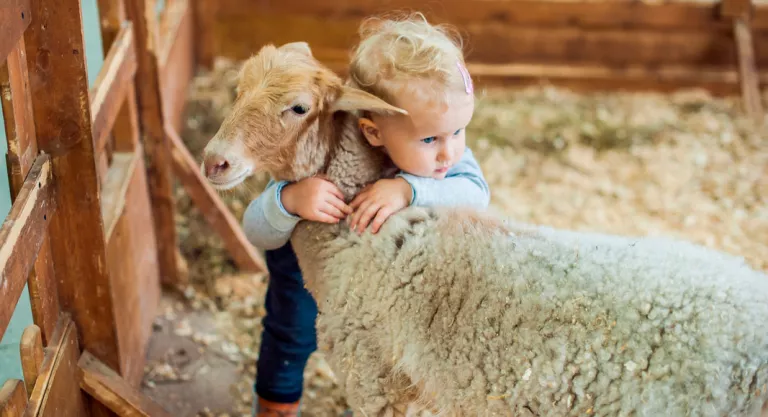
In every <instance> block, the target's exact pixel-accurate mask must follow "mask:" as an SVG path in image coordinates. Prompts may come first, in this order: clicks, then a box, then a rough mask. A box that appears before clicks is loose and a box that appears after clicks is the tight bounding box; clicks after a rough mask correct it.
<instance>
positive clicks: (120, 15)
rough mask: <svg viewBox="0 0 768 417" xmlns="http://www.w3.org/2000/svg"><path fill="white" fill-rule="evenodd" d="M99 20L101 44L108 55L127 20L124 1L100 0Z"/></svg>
mask: <svg viewBox="0 0 768 417" xmlns="http://www.w3.org/2000/svg"><path fill="white" fill-rule="evenodd" d="M99 22H100V23H101V44H102V47H103V48H104V55H107V54H108V53H109V50H110V48H112V44H113V43H114V42H115V39H116V38H117V36H118V33H119V32H120V31H121V30H123V23H124V22H125V6H124V4H123V1H121V0H99Z"/></svg>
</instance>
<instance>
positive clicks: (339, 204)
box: [327, 197, 353, 217]
mask: <svg viewBox="0 0 768 417" xmlns="http://www.w3.org/2000/svg"><path fill="white" fill-rule="evenodd" d="M327 201H328V203H329V204H331V205H332V206H334V207H336V208H337V209H339V210H340V211H342V212H343V213H344V214H345V215H349V214H352V211H353V210H352V207H350V206H348V205H346V204H344V200H342V199H340V198H333V197H330V198H329V199H328V200H327ZM342 217H344V216H342Z"/></svg>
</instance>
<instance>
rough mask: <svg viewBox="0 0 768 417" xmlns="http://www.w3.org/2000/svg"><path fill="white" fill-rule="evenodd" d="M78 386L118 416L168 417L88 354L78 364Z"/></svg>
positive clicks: (163, 411)
mask: <svg viewBox="0 0 768 417" xmlns="http://www.w3.org/2000/svg"><path fill="white" fill-rule="evenodd" d="M78 366H79V367H80V373H79V375H80V387H82V389H83V390H85V391H86V392H87V393H88V394H90V395H91V396H93V397H94V398H96V399H98V400H99V401H101V402H102V403H104V404H105V405H106V406H107V407H109V409H110V410H112V411H114V412H115V414H117V415H119V416H121V417H170V416H171V415H170V414H169V413H168V412H167V411H165V410H164V409H163V408H162V407H161V406H160V405H159V404H157V403H156V402H155V401H153V400H152V399H151V398H149V397H147V396H146V395H144V394H142V393H141V392H140V391H138V390H137V389H135V388H133V387H131V386H130V385H128V384H126V383H125V381H124V380H123V379H122V378H120V376H119V375H117V374H116V373H115V372H114V371H112V370H111V369H110V368H109V367H108V366H107V365H105V364H104V363H101V362H100V361H99V360H98V359H97V358H96V357H95V356H94V355H92V354H90V353H89V352H88V351H85V352H83V354H82V356H80V361H79V363H78Z"/></svg>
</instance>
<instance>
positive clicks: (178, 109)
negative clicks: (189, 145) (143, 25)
mask: <svg viewBox="0 0 768 417" xmlns="http://www.w3.org/2000/svg"><path fill="white" fill-rule="evenodd" d="M165 14H166V16H167V17H168V23H169V27H168V32H166V33H164V38H163V39H162V46H163V48H162V51H163V52H162V54H161V55H160V85H161V86H162V87H161V88H162V90H163V94H162V95H163V106H164V107H163V109H164V110H163V114H165V118H166V122H170V123H171V125H172V126H173V127H174V128H175V129H176V130H177V131H179V130H180V129H181V128H182V127H183V123H184V107H185V104H186V98H187V92H188V90H189V85H190V83H191V82H192V78H193V77H194V72H195V71H194V65H195V61H194V46H195V45H194V21H193V16H192V8H191V6H190V5H189V1H188V0H181V1H176V2H173V3H172V4H170V5H169V7H168V8H166V11H165Z"/></svg>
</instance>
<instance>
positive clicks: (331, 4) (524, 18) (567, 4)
mask: <svg viewBox="0 0 768 417" xmlns="http://www.w3.org/2000/svg"><path fill="white" fill-rule="evenodd" d="M728 1H730V0H728ZM736 1H740V2H743V1H747V0H736ZM194 3H196V6H197V7H199V8H200V9H201V11H203V13H204V14H205V17H207V18H208V19H209V20H211V21H218V22H219V24H226V23H227V22H228V21H230V20H231V19H237V18H239V17H241V16H243V15H245V16H247V15H251V14H253V15H257V14H264V13H269V14H272V15H296V16H300V15H305V16H316V17H317V18H318V19H320V20H323V21H326V22H328V23H329V24H333V22H336V21H339V20H344V19H350V20H355V21H358V22H359V21H360V20H361V19H364V18H367V17H369V16H373V15H379V14H381V13H391V12H392V11H393V10H418V11H421V12H423V13H424V14H425V15H426V17H427V18H428V19H429V20H430V21H434V22H436V23H450V24H451V25H453V26H457V27H460V28H464V27H467V26H468V25H474V24H477V25H489V24H500V25H504V26H510V27H511V26H535V27H540V28H542V29H549V28H552V27H572V28H582V29H607V28H624V29H638V28H647V29H660V30H704V31H710V30H722V31H728V29H729V25H728V23H727V22H724V21H722V20H720V19H719V18H718V16H717V8H718V7H719V6H718V4H717V3H716V2H692V1H686V2H672V1H669V2H645V1H631V2H630V1H613V0H609V1H589V0H578V1H562V0H474V1H467V0H440V1H439V2H423V1H419V0H387V1H381V0H356V1H349V0H347V1H315V2H309V1H306V0H262V1H259V2H253V1H252V0H197V1H195V2H194ZM766 12H768V7H766V6H759V8H758V9H757V10H756V14H757V13H760V15H759V16H755V17H756V20H757V22H756V23H755V25H756V26H755V27H756V29H760V30H762V29H767V28H768V14H766ZM286 29H289V30H291V28H286Z"/></svg>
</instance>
